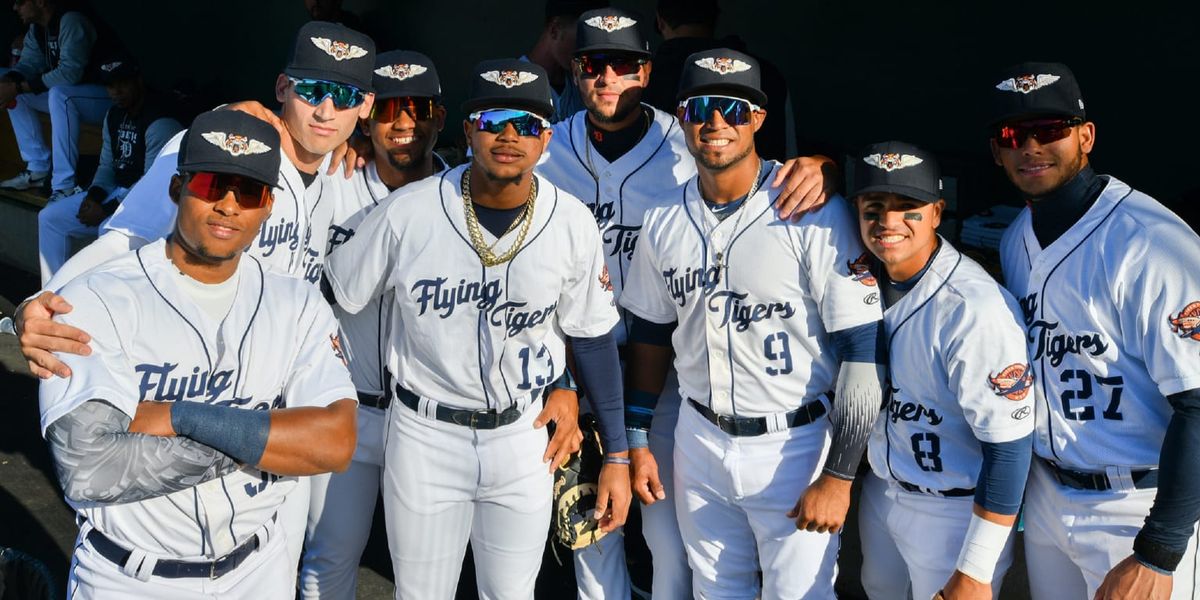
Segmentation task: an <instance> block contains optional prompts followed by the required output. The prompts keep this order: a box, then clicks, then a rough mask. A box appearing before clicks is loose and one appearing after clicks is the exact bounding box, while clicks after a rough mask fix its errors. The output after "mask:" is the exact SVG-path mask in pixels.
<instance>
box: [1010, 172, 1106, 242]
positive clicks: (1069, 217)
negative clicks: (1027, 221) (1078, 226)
mask: <svg viewBox="0 0 1200 600" xmlns="http://www.w3.org/2000/svg"><path fill="white" fill-rule="evenodd" d="M1106 184H1107V181H1105V179H1104V178H1102V177H1100V176H1098V175H1096V172H1095V171H1093V170H1092V168H1091V167H1090V166H1085V167H1083V170H1081V171H1080V172H1079V173H1078V174H1076V175H1075V177H1073V178H1071V180H1070V181H1068V182H1066V183H1064V184H1063V185H1062V186H1061V187H1059V188H1058V189H1056V190H1054V191H1053V192H1050V193H1049V194H1046V195H1045V196H1042V197H1040V198H1032V199H1030V202H1029V213H1030V217H1031V219H1032V224H1033V235H1034V236H1036V237H1037V241H1038V243H1039V244H1041V245H1042V247H1043V248H1046V247H1048V246H1050V244H1053V243H1054V241H1055V240H1057V239H1058V238H1060V237H1062V234H1064V233H1066V232H1067V229H1070V227H1071V226H1072V225H1074V224H1075V223H1077V222H1078V221H1079V219H1081V218H1082V217H1083V214H1084V213H1086V212H1087V211H1088V209H1089V208H1091V207H1092V204H1095V202H1096V199H1097V198H1099V197H1100V192H1103V191H1104V186H1105V185H1106Z"/></svg>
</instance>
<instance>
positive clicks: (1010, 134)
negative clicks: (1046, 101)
mask: <svg viewBox="0 0 1200 600" xmlns="http://www.w3.org/2000/svg"><path fill="white" fill-rule="evenodd" d="M1081 124H1083V119H1080V118H1078V117H1076V118H1073V119H1036V120H1032V121H1021V122H1020V123H1009V124H1007V125H1001V126H1000V127H998V128H997V129H996V133H995V135H994V136H992V139H994V140H996V145H997V146H1000V147H1001V148H1008V149H1010V150H1016V149H1017V148H1020V147H1021V146H1024V145H1025V142H1027V141H1029V138H1031V137H1032V138H1033V139H1035V140H1037V143H1039V144H1043V145H1044V144H1051V143H1054V142H1057V141H1058V140H1061V139H1063V138H1065V137H1067V136H1068V135H1071V128H1072V127H1075V126H1077V125H1081Z"/></svg>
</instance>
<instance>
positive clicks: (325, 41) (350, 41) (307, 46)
mask: <svg viewBox="0 0 1200 600" xmlns="http://www.w3.org/2000/svg"><path fill="white" fill-rule="evenodd" d="M374 70H375V42H374V41H372V40H371V38H370V37H369V36H367V34H365V33H359V32H357V31H355V30H353V29H350V28H349V27H346V26H345V25H338V24H337V23H328V22H325V21H309V22H308V23H305V24H304V26H303V27H301V28H300V31H299V32H298V33H297V34H296V45H295V47H294V48H293V49H292V58H291V60H289V61H288V65H287V68H285V69H284V70H283V72H284V74H285V75H288V76H290V77H295V78H297V79H320V80H322V81H332V82H334V83H347V84H350V85H352V86H354V87H356V88H358V89H360V90H363V91H364V92H371V91H374V88H373V87H372V84H371V80H372V76H373V75H374V73H373V72H372V71H374Z"/></svg>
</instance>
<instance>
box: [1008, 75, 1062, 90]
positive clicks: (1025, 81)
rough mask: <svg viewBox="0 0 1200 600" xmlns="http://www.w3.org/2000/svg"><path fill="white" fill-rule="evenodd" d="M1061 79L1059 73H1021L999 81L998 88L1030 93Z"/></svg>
mask: <svg viewBox="0 0 1200 600" xmlns="http://www.w3.org/2000/svg"><path fill="white" fill-rule="evenodd" d="M1059 79H1060V77H1059V76H1058V75H1047V74H1045V73H1042V74H1040V75H1019V76H1017V77H1011V78H1009V79H1005V80H1004V81H1001V82H1000V83H997V84H996V89H998V90H1000V91H1003V92H1017V93H1020V94H1028V93H1029V92H1032V91H1034V90H1040V89H1042V88H1044V87H1046V86H1048V85H1050V84H1052V83H1054V82H1055V81H1058V80H1059Z"/></svg>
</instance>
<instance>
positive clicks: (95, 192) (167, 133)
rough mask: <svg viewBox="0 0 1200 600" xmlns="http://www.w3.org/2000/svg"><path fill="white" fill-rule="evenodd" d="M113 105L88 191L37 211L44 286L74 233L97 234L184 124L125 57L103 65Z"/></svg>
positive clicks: (104, 76) (60, 260)
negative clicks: (175, 116) (104, 221)
mask: <svg viewBox="0 0 1200 600" xmlns="http://www.w3.org/2000/svg"><path fill="white" fill-rule="evenodd" d="M100 72H101V80H102V81H103V82H104V84H105V89H106V90H107V91H108V95H109V97H110V98H112V101H113V106H112V108H110V109H108V114H106V115H105V116H104V124H103V129H102V131H103V134H102V135H103V139H102V143H101V145H100V165H99V166H98V167H97V168H96V176H95V177H94V178H93V179H92V185H91V187H89V188H88V190H87V191H86V192H79V193H78V194H75V195H72V196H68V197H66V198H62V199H61V200H59V201H57V202H54V203H51V204H48V205H46V207H45V208H43V209H42V210H41V211H39V212H38V250H39V251H40V254H41V267H42V285H46V283H47V282H49V281H50V277H51V276H52V275H54V272H55V271H57V270H58V268H59V267H61V266H62V264H63V263H64V262H66V261H67V257H68V255H69V254H70V250H71V241H70V238H72V237H81V236H85V235H96V234H97V233H98V226H99V225H100V222H101V221H103V220H104V219H107V218H108V217H110V216H112V214H113V213H114V212H116V210H117V207H118V206H119V205H120V204H121V199H122V198H124V197H125V195H126V194H128V193H129V188H131V187H133V184H134V183H137V180H138V179H140V178H141V177H142V175H143V174H144V173H145V172H146V171H147V170H148V169H149V168H150V165H151V164H152V163H153V162H154V158H155V157H156V156H158V153H159V152H160V151H161V150H162V148H163V146H164V145H165V144H166V143H167V141H168V140H170V139H171V138H172V137H173V136H174V135H175V134H177V133H179V131H180V130H181V129H183V126H182V125H180V124H179V121H176V120H175V119H174V118H173V117H172V116H171V115H170V113H169V112H168V110H167V106H166V105H165V102H164V101H163V100H162V99H161V98H160V97H159V96H158V95H156V94H154V93H153V92H150V91H149V90H147V89H146V85H145V82H144V81H142V74H141V69H140V68H139V67H138V65H137V63H135V62H134V61H133V60H131V59H128V58H124V59H122V60H117V61H113V62H109V63H105V64H103V65H100Z"/></svg>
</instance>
